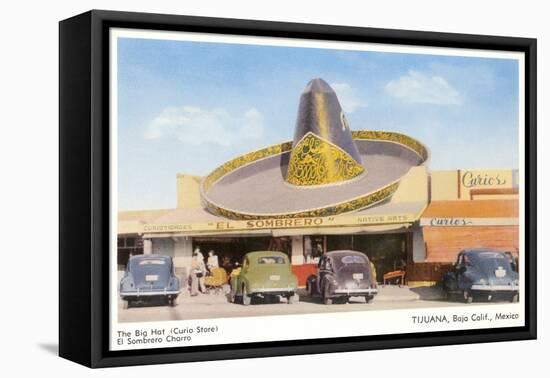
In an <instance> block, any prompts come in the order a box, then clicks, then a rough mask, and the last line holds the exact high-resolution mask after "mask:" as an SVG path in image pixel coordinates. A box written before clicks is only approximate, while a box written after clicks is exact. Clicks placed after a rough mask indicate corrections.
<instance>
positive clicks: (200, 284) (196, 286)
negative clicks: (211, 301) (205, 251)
mask: <svg viewBox="0 0 550 378" xmlns="http://www.w3.org/2000/svg"><path fill="white" fill-rule="evenodd" d="M205 274H206V265H205V264H204V256H203V255H202V253H201V251H200V249H199V248H197V249H195V252H193V261H192V263H191V296H196V295H198V294H199V291H200V292H201V293H205V292H206V288H205V286H204V276H205Z"/></svg>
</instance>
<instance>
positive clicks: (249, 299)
mask: <svg viewBox="0 0 550 378" xmlns="http://www.w3.org/2000/svg"><path fill="white" fill-rule="evenodd" d="M251 302H252V297H251V296H250V295H248V293H247V292H246V286H245V285H243V305H245V306H248V305H250V303H251Z"/></svg>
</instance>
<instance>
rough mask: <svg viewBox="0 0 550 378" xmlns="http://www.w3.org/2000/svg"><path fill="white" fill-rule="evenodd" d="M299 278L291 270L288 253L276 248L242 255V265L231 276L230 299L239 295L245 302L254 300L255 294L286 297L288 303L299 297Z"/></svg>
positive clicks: (296, 300)
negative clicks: (275, 249) (236, 272)
mask: <svg viewBox="0 0 550 378" xmlns="http://www.w3.org/2000/svg"><path fill="white" fill-rule="evenodd" d="M297 289H298V278H297V277H296V276H295V275H294V274H293V273H292V269H291V266H290V260H289V258H288V256H287V255H286V254H284V253H283V252H277V251H255V252H249V253H247V254H246V255H245V256H244V258H243V264H242V268H241V269H240V272H238V274H235V275H233V276H232V277H231V291H230V293H229V301H230V302H236V301H237V299H239V300H240V302H241V303H242V304H244V305H249V304H250V303H251V302H252V297H263V298H269V299H273V298H275V299H277V300H279V299H278V298H279V296H282V297H284V298H286V300H287V302H288V303H296V302H298V300H299V297H298V294H297V293H296V291H297Z"/></svg>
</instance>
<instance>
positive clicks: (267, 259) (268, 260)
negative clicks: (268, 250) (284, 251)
mask: <svg viewBox="0 0 550 378" xmlns="http://www.w3.org/2000/svg"><path fill="white" fill-rule="evenodd" d="M284 263H285V258H284V257H282V256H261V257H258V264H284Z"/></svg>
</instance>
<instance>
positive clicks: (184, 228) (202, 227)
mask: <svg viewBox="0 0 550 378" xmlns="http://www.w3.org/2000/svg"><path fill="white" fill-rule="evenodd" d="M415 219H416V217H415V215H414V214H408V213H406V214H379V215H368V216H367V215H362V216H348V217H346V216H338V217H315V218H288V219H276V218H274V219H256V220H247V221H231V220H227V221H219V222H200V223H199V222H197V223H171V224H144V225H143V229H142V232H144V233H162V232H182V233H186V232H201V231H239V230H262V229H273V228H276V229H284V228H311V227H335V226H337V227H345V226H349V225H354V226H360V225H373V224H377V225H378V224H395V223H412V222H414V220H415Z"/></svg>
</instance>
